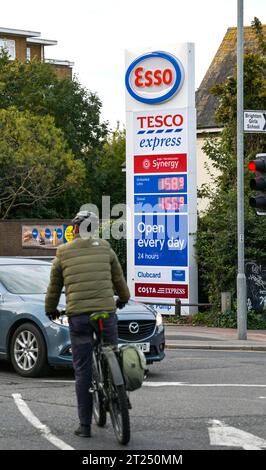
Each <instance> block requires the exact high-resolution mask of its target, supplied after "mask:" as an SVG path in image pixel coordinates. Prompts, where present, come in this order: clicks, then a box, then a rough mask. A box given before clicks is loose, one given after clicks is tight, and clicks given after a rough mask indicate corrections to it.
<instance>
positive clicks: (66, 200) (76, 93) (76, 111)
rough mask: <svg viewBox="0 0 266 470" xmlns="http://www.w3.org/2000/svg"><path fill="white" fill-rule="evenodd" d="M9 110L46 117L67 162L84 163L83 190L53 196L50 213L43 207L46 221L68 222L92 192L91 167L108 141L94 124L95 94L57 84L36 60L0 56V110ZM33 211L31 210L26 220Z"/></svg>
mask: <svg viewBox="0 0 266 470" xmlns="http://www.w3.org/2000/svg"><path fill="white" fill-rule="evenodd" d="M10 106H15V107H16V108H17V109H18V110H19V111H22V112H23V111H29V112H30V113H31V114H32V115H36V116H52V117H53V119H54V125H55V126H56V127H57V128H58V129H61V131H62V133H63V137H64V139H65V141H66V143H67V146H68V148H69V149H70V150H71V151H72V154H73V158H74V159H75V160H79V161H82V162H83V163H84V165H85V168H86V178H85V179H83V184H81V181H80V182H79V184H78V185H77V186H75V187H73V188H72V191H71V194H70V192H63V193H61V194H60V193H59V194H58V196H57V198H56V199H54V202H53V205H52V207H51V206H49V201H47V204H46V216H47V217H49V213H51V214H52V215H53V216H57V217H69V216H70V215H72V214H73V213H74V212H75V211H76V210H77V208H78V207H79V206H80V205H81V204H83V203H84V202H90V201H91V194H94V193H95V190H96V192H97V186H96V185H95V182H94V180H93V172H92V171H91V167H92V166H93V165H95V159H96V155H97V153H98V152H99V151H100V150H101V149H102V147H103V145H104V143H105V142H106V139H107V135H108V123H106V122H103V123H101V122H100V111H101V106H102V104H101V101H100V99H99V98H98V96H97V94H96V93H91V92H89V91H88V90H87V89H86V88H84V87H82V86H81V84H80V83H79V81H78V80H77V78H76V77H74V79H73V80H71V79H70V78H68V77H67V78H64V79H62V80H61V79H58V78H57V76H56V74H55V72H54V70H53V67H52V66H51V65H50V64H47V63H43V62H40V61H38V60H32V61H30V62H20V61H18V60H15V61H9V60H8V56H7V54H6V53H5V52H1V53H0V108H2V109H8V108H9V107H10ZM37 207H38V204H35V205H34V209H32V210H33V212H31V216H34V210H35V209H37ZM43 209H44V208H43ZM43 209H42V210H43ZM38 210H39V209H38Z"/></svg>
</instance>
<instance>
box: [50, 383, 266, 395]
mask: <svg viewBox="0 0 266 470" xmlns="http://www.w3.org/2000/svg"><path fill="white" fill-rule="evenodd" d="M41 382H44V383H58V384H59V383H69V384H71V383H72V384H74V383H75V380H57V379H55V380H41ZM142 385H143V386H144V387H244V388H250V387H251V388H266V384H190V383H187V382H150V381H148V380H144V382H143V384H142ZM260 398H266V397H260Z"/></svg>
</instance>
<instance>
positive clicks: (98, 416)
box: [90, 312, 130, 445]
mask: <svg viewBox="0 0 266 470" xmlns="http://www.w3.org/2000/svg"><path fill="white" fill-rule="evenodd" d="M104 318H109V314H108V313H105V312H104V313H94V314H92V315H90V322H91V325H92V327H93V331H94V333H95V335H94V345H93V357H92V389H91V392H92V393H93V417H94V420H95V422H96V424H97V425H98V426H99V427H103V426H104V425H105V424H106V419H107V411H109V413H110V417H111V422H112V425H113V429H114V432H115V435H116V438H117V440H118V442H119V443H120V444H123V445H126V444H127V443H128V442H129V439H130V420H129V406H130V405H129V399H128V396H127V392H126V388H125V382H124V378H123V373H122V371H121V367H120V364H119V360H118V357H117V355H116V353H115V351H114V349H113V348H112V346H111V345H107V344H104V342H103V335H102V332H103V319H104ZM95 324H97V327H96V326H95Z"/></svg>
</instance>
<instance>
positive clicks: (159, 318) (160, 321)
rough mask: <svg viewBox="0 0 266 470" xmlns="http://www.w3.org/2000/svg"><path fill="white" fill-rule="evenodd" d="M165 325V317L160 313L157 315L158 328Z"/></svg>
mask: <svg viewBox="0 0 266 470" xmlns="http://www.w3.org/2000/svg"><path fill="white" fill-rule="evenodd" d="M162 324H163V317H162V315H161V314H160V313H157V314H156V326H161V325H162Z"/></svg>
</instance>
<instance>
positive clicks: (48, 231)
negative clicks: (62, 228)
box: [45, 228, 51, 238]
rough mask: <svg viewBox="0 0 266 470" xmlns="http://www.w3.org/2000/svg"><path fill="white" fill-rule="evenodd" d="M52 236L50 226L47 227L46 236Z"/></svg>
mask: <svg viewBox="0 0 266 470" xmlns="http://www.w3.org/2000/svg"><path fill="white" fill-rule="evenodd" d="M50 237H51V230H50V229H49V228H46V229H45V238H50Z"/></svg>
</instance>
